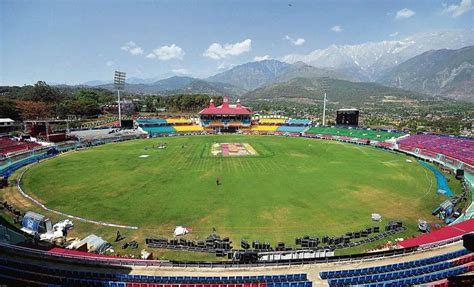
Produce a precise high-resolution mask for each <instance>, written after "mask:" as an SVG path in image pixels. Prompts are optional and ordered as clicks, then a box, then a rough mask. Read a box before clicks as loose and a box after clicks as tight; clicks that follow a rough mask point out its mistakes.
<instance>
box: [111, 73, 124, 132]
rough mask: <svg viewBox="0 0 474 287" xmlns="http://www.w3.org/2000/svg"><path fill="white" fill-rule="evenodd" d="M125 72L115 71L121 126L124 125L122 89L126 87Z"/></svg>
mask: <svg viewBox="0 0 474 287" xmlns="http://www.w3.org/2000/svg"><path fill="white" fill-rule="evenodd" d="M125 77H126V74H125V72H120V71H115V77H114V85H115V88H116V89H117V101H118V114H119V127H122V108H121V106H120V90H123V89H124V87H125Z"/></svg>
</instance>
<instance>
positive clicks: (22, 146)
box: [0, 137, 41, 155]
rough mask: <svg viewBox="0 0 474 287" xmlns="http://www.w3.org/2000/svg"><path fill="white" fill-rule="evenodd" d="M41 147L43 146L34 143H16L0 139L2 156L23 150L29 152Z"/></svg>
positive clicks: (7, 139) (8, 139) (4, 138)
mask: <svg viewBox="0 0 474 287" xmlns="http://www.w3.org/2000/svg"><path fill="white" fill-rule="evenodd" d="M40 146H41V145H39V144H37V143H33V142H22V141H16V140H12V139H10V138H6V137H3V138H0V154H2V155H7V154H9V153H14V152H18V151H22V150H29V149H33V148H36V147H40Z"/></svg>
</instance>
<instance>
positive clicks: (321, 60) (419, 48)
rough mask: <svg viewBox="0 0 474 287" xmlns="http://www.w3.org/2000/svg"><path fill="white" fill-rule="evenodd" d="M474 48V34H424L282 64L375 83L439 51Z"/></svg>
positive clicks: (331, 50) (332, 48)
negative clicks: (397, 68)
mask: <svg viewBox="0 0 474 287" xmlns="http://www.w3.org/2000/svg"><path fill="white" fill-rule="evenodd" d="M473 44H474V33H473V32H472V31H467V30H458V31H442V32H432V33H420V34H415V35H413V36H410V37H406V38H404V39H400V40H392V41H381V42H368V43H363V44H358V45H340V46H337V45H332V46H330V47H328V48H326V49H318V50H314V51H313V52H311V53H309V54H307V55H301V54H292V55H287V56H285V57H284V58H283V59H282V60H283V61H285V62H287V63H295V62H298V61H302V62H305V63H307V64H309V65H312V66H314V67H320V68H335V69H340V70H342V71H344V72H345V73H350V74H352V75H358V76H359V77H360V78H362V79H365V80H371V81H373V80H375V79H376V78H377V77H379V76H380V75H381V73H383V72H384V71H385V70H386V69H388V68H392V67H394V66H396V65H398V64H400V63H402V62H404V61H406V60H408V59H409V58H412V57H414V56H416V55H419V54H421V53H424V52H426V51H429V50H435V49H459V48H462V47H465V46H469V45H473Z"/></svg>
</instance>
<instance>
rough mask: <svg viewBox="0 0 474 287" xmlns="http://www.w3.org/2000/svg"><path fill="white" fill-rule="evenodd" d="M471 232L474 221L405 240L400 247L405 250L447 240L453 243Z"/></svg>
mask: <svg viewBox="0 0 474 287" xmlns="http://www.w3.org/2000/svg"><path fill="white" fill-rule="evenodd" d="M469 232H474V219H469V220H466V221H463V222H460V223H456V224H452V225H447V226H444V227H442V228H440V229H437V230H433V231H431V232H430V233H426V234H423V235H421V236H417V237H415V238H410V239H405V240H403V241H401V242H399V243H398V245H399V246H401V247H403V248H409V247H414V246H421V247H423V246H430V245H433V244H439V243H440V242H443V241H447V240H449V241H451V240H453V239H456V238H459V239H460V238H461V236H462V235H463V234H465V233H469Z"/></svg>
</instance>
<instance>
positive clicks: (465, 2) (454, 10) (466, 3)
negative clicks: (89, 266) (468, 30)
mask: <svg viewBox="0 0 474 287" xmlns="http://www.w3.org/2000/svg"><path fill="white" fill-rule="evenodd" d="M473 9H474V7H473V6H472V0H461V2H460V3H459V5H455V4H452V5H449V6H447V7H446V8H445V9H444V12H446V13H451V14H452V16H453V17H454V18H456V17H459V16H461V15H462V14H464V13H466V12H468V11H470V10H473Z"/></svg>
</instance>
